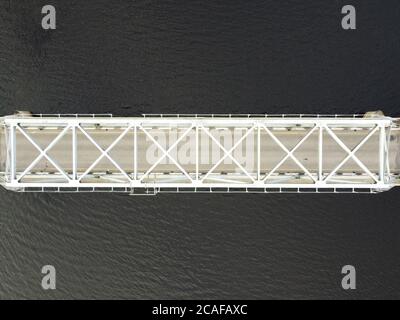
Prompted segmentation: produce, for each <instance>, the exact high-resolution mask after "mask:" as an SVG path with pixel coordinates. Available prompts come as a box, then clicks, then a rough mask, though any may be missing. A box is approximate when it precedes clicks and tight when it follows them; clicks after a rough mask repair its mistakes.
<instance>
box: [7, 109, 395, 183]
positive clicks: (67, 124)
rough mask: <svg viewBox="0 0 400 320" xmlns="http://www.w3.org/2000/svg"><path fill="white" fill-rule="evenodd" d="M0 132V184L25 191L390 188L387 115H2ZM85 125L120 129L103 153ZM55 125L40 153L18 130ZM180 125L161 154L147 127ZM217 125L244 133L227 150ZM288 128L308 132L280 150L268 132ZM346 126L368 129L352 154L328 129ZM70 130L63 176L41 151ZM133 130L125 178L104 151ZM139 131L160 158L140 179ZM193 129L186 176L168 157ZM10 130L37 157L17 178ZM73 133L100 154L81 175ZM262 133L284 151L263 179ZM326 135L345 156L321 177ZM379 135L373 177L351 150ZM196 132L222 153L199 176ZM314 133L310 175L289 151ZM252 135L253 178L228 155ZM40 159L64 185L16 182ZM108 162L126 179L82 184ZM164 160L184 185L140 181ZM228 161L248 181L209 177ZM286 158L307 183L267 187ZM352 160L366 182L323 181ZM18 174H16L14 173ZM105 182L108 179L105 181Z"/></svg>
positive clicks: (119, 167)
mask: <svg viewBox="0 0 400 320" xmlns="http://www.w3.org/2000/svg"><path fill="white" fill-rule="evenodd" d="M3 121H4V124H5V128H6V131H7V142H8V143H7V150H8V152H7V157H8V158H7V170H6V171H7V172H6V182H5V183H3V185H4V186H5V187H6V188H9V189H15V190H18V189H21V188H22V189H23V188H28V187H36V186H39V187H43V188H46V187H56V188H57V187H58V188H60V187H71V188H80V187H89V188H90V187H92V188H98V187H105V188H114V187H125V188H149V187H150V188H165V187H171V188H182V189H185V188H203V187H206V188H214V189H215V188H228V189H229V188H234V187H240V188H252V189H254V188H260V189H266V188H274V189H275V188H281V189H286V188H288V189H298V188H305V189H307V188H318V189H321V188H322V189H323V188H329V189H331V188H360V189H363V188H366V189H374V190H387V189H389V188H391V187H392V185H391V183H390V179H388V177H389V176H390V172H389V163H388V157H387V152H388V139H389V137H388V134H389V132H390V127H391V125H392V119H391V118H388V117H382V118H162V117H159V118H157V117H150V118H116V117H114V118H112V117H100V118H94V117H93V118H84V117H83V118H79V117H76V118H62V117H57V118H51V117H47V118H40V117H39V118H35V117H15V116H8V117H4V118H3ZM85 125H100V126H107V125H109V126H118V127H121V128H124V131H123V132H122V133H121V134H120V135H119V136H118V137H117V138H116V139H115V140H114V141H113V142H112V144H111V145H110V146H109V147H108V148H106V149H103V148H102V147H100V145H99V144H98V142H97V141H95V140H94V139H93V138H92V137H91V136H90V134H89V133H88V132H87V131H86V130H85V129H84V126H85ZM50 126H57V127H60V128H62V131H61V132H60V133H59V134H58V135H57V137H56V138H55V139H54V140H53V141H52V142H51V143H50V144H49V145H48V146H47V147H46V148H44V149H42V148H41V147H40V146H39V145H38V144H37V143H36V142H35V141H34V140H33V139H32V137H30V136H29V134H28V133H27V132H26V130H25V129H24V127H50ZM157 126H159V127H166V126H167V127H168V126H170V127H174V128H175V127H180V128H182V129H186V130H185V131H184V133H183V134H182V135H181V136H180V137H179V138H177V140H176V141H175V142H174V143H173V144H172V145H171V146H170V147H169V148H168V149H167V150H166V149H165V148H164V147H163V146H161V145H160V144H159V143H158V142H157V140H156V139H154V137H153V136H152V135H151V133H150V132H149V130H148V128H149V127H151V128H154V127H157ZM218 126H224V127H238V128H245V129H247V132H246V133H245V134H244V136H242V137H241V138H240V139H239V141H237V142H236V143H235V144H234V145H233V147H231V148H230V149H229V150H227V149H226V148H225V147H224V146H223V145H222V144H221V143H220V142H219V141H218V140H217V139H216V138H215V137H214V136H213V135H212V134H211V133H210V132H209V129H210V128H211V127H213V128H215V127H218ZM293 126H303V127H306V128H308V129H309V131H308V133H307V134H306V135H305V136H304V137H303V138H302V139H301V140H300V141H299V142H298V143H297V144H296V145H295V146H294V147H293V148H292V149H291V150H289V148H288V147H287V146H285V144H284V143H282V142H281V141H280V140H279V139H278V138H277V137H276V135H275V134H274V133H273V132H272V131H273V130H272V129H273V128H275V127H283V128H285V127H293ZM352 127H363V128H370V132H369V133H368V135H367V136H366V137H365V138H364V139H363V140H362V141H361V142H360V143H359V144H358V145H357V146H355V147H354V148H353V149H352V150H351V149H350V148H349V147H348V146H346V144H345V143H344V142H343V141H342V140H341V139H340V138H339V137H338V136H337V135H336V134H335V133H334V131H333V130H332V129H333V128H352ZM68 130H71V131H72V159H71V162H72V168H73V169H72V175H69V174H68V173H66V172H65V171H64V170H63V169H62V168H61V167H60V166H59V165H58V164H57V163H56V161H55V160H54V159H52V158H51V157H50V156H49V155H48V154H47V152H48V151H49V150H50V149H51V148H52V147H53V146H54V145H55V144H56V143H57V142H58V141H59V140H60V139H61V138H62V137H63V136H64V135H65V133H66V132H67V131H68ZM131 130H132V131H133V139H134V144H133V150H132V155H133V156H132V158H133V168H134V169H133V174H129V173H128V172H125V171H124V170H123V169H122V168H121V166H120V165H119V164H118V163H117V162H116V161H115V159H113V158H112V157H111V156H110V154H109V152H110V151H111V149H112V148H113V147H114V146H115V145H117V144H118V143H119V142H120V141H121V139H122V138H123V137H125V135H126V134H127V133H128V132H130V131H131ZM139 130H141V131H142V132H144V133H145V135H146V136H147V137H148V138H149V139H150V140H151V141H152V142H153V143H154V144H155V145H156V146H157V147H158V148H159V149H160V150H161V152H162V156H161V157H160V158H159V159H158V160H157V161H156V162H155V163H154V164H153V165H152V166H151V167H150V169H148V170H147V171H146V172H145V173H144V174H143V175H142V176H141V177H139V173H138V168H137V166H138V157H140V155H138V151H137V135H138V131H139ZM192 130H195V137H196V140H195V141H196V143H195V148H196V163H195V172H194V173H192V174H191V173H190V172H187V171H186V170H185V169H184V168H183V167H182V166H181V165H180V164H179V162H178V161H177V159H175V158H174V157H173V156H172V155H171V150H172V149H173V148H174V147H176V146H177V145H178V143H179V142H180V141H182V140H183V139H184V138H185V137H186V135H187V134H188V133H189V132H190V131H192ZM16 131H19V132H21V133H22V134H23V135H24V136H25V138H26V139H27V140H28V141H29V142H30V143H31V144H32V145H33V146H34V147H35V148H36V149H37V150H38V151H39V153H40V154H39V156H38V157H37V158H36V159H33V161H32V162H31V164H30V165H29V166H28V167H27V168H26V169H25V170H24V171H23V172H22V173H20V174H18V173H17V172H16V160H17V159H16V157H17V156H18V155H17V154H16ZM77 131H80V132H82V133H83V134H84V135H85V136H86V138H87V139H89V140H90V141H91V143H92V144H93V145H94V146H95V147H96V148H97V149H98V150H99V151H100V153H101V155H100V156H99V157H98V158H97V159H96V160H95V161H94V162H93V163H92V164H91V165H90V166H89V167H88V168H87V169H86V170H85V171H84V172H83V173H82V174H81V175H79V173H78V172H77V166H78V164H77V161H78V158H77V145H78V141H77V139H78V137H77ZM263 131H265V132H266V133H267V134H268V136H270V137H271V138H272V139H273V140H274V141H275V143H276V144H277V145H279V146H280V148H281V149H282V150H283V151H284V152H285V156H284V158H282V160H281V161H279V163H278V164H277V165H276V166H275V167H274V168H273V169H272V170H271V171H269V172H268V173H267V174H266V175H265V177H261V159H260V153H261V152H260V148H261V147H260V145H261V132H263ZM324 131H325V132H327V133H328V134H329V135H330V136H331V137H332V138H333V139H334V140H335V141H336V142H337V144H338V145H339V146H340V147H341V148H342V149H343V150H344V151H346V153H347V156H346V157H345V158H344V159H343V160H342V161H341V162H340V163H339V164H338V165H337V166H336V168H334V169H333V170H332V171H330V172H329V173H328V174H327V175H326V176H324V175H323V158H324V153H323V143H324V141H323V132H324ZM378 131H379V150H377V151H376V152H377V153H378V154H379V173H378V174H374V173H372V172H371V170H370V169H369V168H367V167H366V166H365V165H364V164H363V163H362V161H361V160H360V159H359V158H357V156H356V152H357V151H358V150H359V149H360V148H361V147H362V146H363V145H364V144H365V143H366V142H367V141H368V140H369V139H370V137H372V136H373V135H374V134H375V133H376V132H378ZM200 132H204V133H206V134H207V135H208V136H209V138H211V139H212V140H213V141H214V142H215V143H216V144H217V146H218V147H219V148H220V149H221V150H222V151H223V156H222V157H221V158H220V159H219V160H218V161H217V163H216V164H214V165H213V167H212V168H211V169H210V170H209V171H208V172H207V173H206V174H205V175H204V176H203V177H202V178H200V173H199V161H200V159H199V148H200V145H199V143H200V142H199V134H200ZM315 132H317V133H318V146H316V150H315V152H316V153H317V154H318V170H317V173H316V174H312V173H311V172H310V171H309V170H308V169H307V168H306V167H305V166H304V165H303V164H302V163H301V162H300V160H299V159H297V158H296V157H295V155H294V152H295V151H296V150H297V149H298V148H299V147H300V146H301V145H302V144H303V143H304V141H306V140H307V139H308V138H309V137H310V136H311V135H312V134H313V133H315ZM250 133H256V135H257V150H256V151H255V152H256V153H257V154H256V157H255V158H256V159H257V169H256V174H255V175H252V173H250V172H248V171H247V170H246V169H245V168H244V167H243V166H242V165H241V164H240V163H239V161H237V159H235V158H234V156H233V155H232V153H233V151H234V150H235V149H236V148H237V147H238V146H239V145H240V144H241V142H242V141H243V140H244V139H245V138H246V137H247V136H248V135H249V134H250ZM43 157H44V158H46V159H47V160H48V161H49V162H50V163H51V164H52V165H53V166H54V167H55V168H56V169H57V171H58V172H59V173H60V174H61V176H62V177H63V178H65V182H39V183H37V182H22V181H21V179H22V178H23V177H24V176H25V175H27V174H28V173H29V171H30V170H31V169H32V168H33V167H34V166H35V164H37V163H38V162H39V160H40V159H42V158H43ZM104 157H105V158H108V160H110V162H111V163H112V164H113V165H114V166H115V167H116V168H117V169H118V170H119V171H120V172H121V174H122V175H123V177H124V178H125V179H126V182H124V181H121V182H120V181H119V180H117V181H114V182H101V183H88V182H83V181H82V179H83V178H84V177H87V176H88V175H89V174H90V172H91V170H92V169H93V168H94V167H95V166H96V164H97V163H99V162H100V161H101V159H103V158H104ZM166 157H167V158H169V159H170V160H171V161H172V162H173V163H174V164H175V165H176V167H177V168H178V169H179V171H180V172H181V173H182V174H183V175H184V176H185V177H186V179H188V180H189V182H190V183H180V182H174V181H173V180H171V182H168V183H165V182H162V183H158V182H155V183H149V182H146V181H144V179H145V178H146V177H148V175H149V174H151V172H152V170H153V169H154V168H155V167H156V166H157V164H159V163H160V162H161V161H162V160H163V159H164V158H166ZM227 157H229V158H230V159H231V160H232V161H233V162H234V163H235V164H236V165H237V166H238V167H239V168H240V169H241V171H242V173H243V176H246V177H247V179H249V180H250V182H246V183H243V182H241V181H237V180H236V181H235V180H232V177H230V178H229V179H230V180H228V179H218V178H212V177H210V175H211V174H212V173H215V172H214V171H215V169H216V168H217V167H218V165H219V164H220V163H222V161H224V159H225V158H227ZM288 158H290V159H292V160H293V161H294V162H295V163H296V164H297V165H298V166H299V168H301V170H302V172H303V173H304V174H305V176H307V177H309V178H310V179H311V181H312V183H299V184H293V183H270V182H268V179H269V178H270V177H271V176H272V175H273V174H274V172H276V171H277V169H278V168H279V167H280V166H281V165H282V164H283V163H284V162H285V161H286V160H287V159H288ZM349 159H353V160H354V161H355V162H356V163H357V164H358V165H359V166H360V167H361V168H362V170H363V171H364V173H365V174H366V175H368V176H369V177H370V178H371V179H372V180H373V182H371V183H363V182H361V181H360V182H357V180H354V183H351V184H349V183H328V182H329V180H330V179H331V178H332V177H333V176H334V175H335V173H336V172H337V171H338V170H339V169H340V168H341V167H342V166H343V165H344V164H345V163H346V162H347V161H348V160H349ZM17 174H18V175H17ZM206 179H208V180H211V179H212V180H214V181H218V182H215V183H210V182H209V181H208V182H206ZM109 180H110V181H111V180H112V179H109Z"/></svg>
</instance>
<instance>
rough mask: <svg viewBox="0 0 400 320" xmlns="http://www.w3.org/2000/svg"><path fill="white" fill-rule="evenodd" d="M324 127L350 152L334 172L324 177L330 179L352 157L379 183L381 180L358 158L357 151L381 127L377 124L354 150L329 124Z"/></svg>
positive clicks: (326, 179)
mask: <svg viewBox="0 0 400 320" xmlns="http://www.w3.org/2000/svg"><path fill="white" fill-rule="evenodd" d="M324 128H325V130H326V131H327V132H328V133H329V135H330V136H331V137H332V138H333V139H334V140H335V141H336V142H337V144H338V145H339V146H341V147H342V149H343V150H345V151H346V152H347V153H348V155H347V156H346V157H345V158H344V159H343V160H342V162H340V163H339V165H338V166H337V167H336V168H335V169H333V170H332V172H331V173H330V174H329V175H328V176H327V177H326V178H325V179H324V181H325V182H326V181H328V180H329V179H330V178H331V177H332V176H333V175H334V174H335V173H336V172H337V171H338V170H339V169H340V168H341V167H342V166H343V165H344V164H345V163H346V162H347V161H348V160H349V159H350V158H352V159H353V160H354V161H355V162H356V163H357V164H358V165H359V166H360V167H361V169H363V170H364V172H365V173H367V174H368V175H369V176H370V177H371V178H372V179H373V180H374V181H375V182H376V183H378V182H379V180H378V179H377V178H376V177H375V175H374V174H373V173H372V172H371V171H370V170H369V169H368V168H367V167H366V166H365V165H364V163H362V162H361V160H360V159H358V158H357V156H356V155H355V153H356V152H357V151H358V150H359V149H360V148H361V147H362V146H363V145H364V144H365V143H366V142H367V141H368V140H369V138H371V137H372V135H373V134H374V133H375V132H376V131H377V130H378V129H379V127H378V126H375V128H374V129H373V130H372V131H371V132H370V133H369V134H368V135H367V136H366V137H365V138H364V139H363V140H362V141H361V142H360V143H359V144H358V145H357V146H356V147H355V148H354V149H353V150H350V149H349V148H348V147H347V146H346V145H345V144H344V142H343V141H342V140H340V139H339V137H338V136H337V135H336V134H335V133H334V132H333V131H332V130H331V129H330V128H329V127H328V126H327V125H324Z"/></svg>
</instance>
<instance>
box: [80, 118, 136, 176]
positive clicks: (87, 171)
mask: <svg viewBox="0 0 400 320" xmlns="http://www.w3.org/2000/svg"><path fill="white" fill-rule="evenodd" d="M77 128H79V130H80V131H81V132H82V133H83V134H84V135H85V136H86V138H88V139H89V140H90V142H92V143H93V145H94V146H95V147H96V148H97V149H98V150H99V151H100V152H101V155H100V156H99V157H98V158H97V159H96V160H95V161H94V162H93V163H92V164H91V165H90V166H89V168H88V169H87V170H86V171H85V172H84V173H83V174H82V175H81V176H80V177H79V178H78V181H81V180H82V178H83V177H84V176H86V175H87V174H88V173H89V172H90V171H91V170H92V169H93V168H94V167H95V166H96V165H97V164H98V163H99V162H100V160H101V159H103V157H106V158H107V159H108V160H110V161H111V163H112V164H113V165H114V166H115V167H116V168H117V169H118V170H119V171H120V172H121V173H122V174H123V175H124V176H125V177H126V178H127V179H128V181H131V180H132V179H131V177H130V176H129V175H128V174H127V173H126V172H125V170H123V169H122V168H121V167H120V165H119V164H118V163H117V162H116V161H115V160H114V159H113V158H112V157H111V156H110V155H109V154H108V152H110V151H111V149H112V148H114V147H115V145H116V144H117V143H118V142H119V141H120V140H121V139H122V138H123V137H124V136H125V135H126V134H127V133H128V132H129V130H130V129H131V128H132V126H131V125H128V127H127V128H126V129H125V130H124V131H123V132H122V133H121V134H120V135H119V136H118V137H117V139H115V140H114V141H113V143H111V144H110V146H109V147H108V148H107V149H105V150H104V149H103V148H102V147H100V146H99V144H98V143H97V142H96V141H95V140H94V139H93V138H92V137H91V136H90V135H89V134H88V133H87V132H86V130H84V129H83V128H82V127H81V126H80V125H79V124H78V125H77Z"/></svg>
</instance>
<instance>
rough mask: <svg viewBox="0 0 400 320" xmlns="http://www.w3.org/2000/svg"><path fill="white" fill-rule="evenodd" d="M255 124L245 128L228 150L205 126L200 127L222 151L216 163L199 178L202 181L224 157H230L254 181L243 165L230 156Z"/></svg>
mask: <svg viewBox="0 0 400 320" xmlns="http://www.w3.org/2000/svg"><path fill="white" fill-rule="evenodd" d="M255 127H256V126H252V127H251V128H250V129H248V130H247V132H246V133H245V134H244V135H243V137H241V138H240V139H239V140H238V141H237V142H236V143H235V145H234V146H233V147H232V148H230V149H229V150H226V149H225V147H224V146H222V144H221V143H220V142H219V141H218V140H217V139H216V138H215V137H214V136H213V135H212V134H211V133H209V132H208V131H207V129H206V128H204V127H203V126H202V127H201V129H202V130H203V131H204V132H205V133H206V134H207V135H208V136H209V137H210V138H211V139H212V140H213V141H214V142H215V143H216V144H217V146H218V147H219V148H221V150H222V151H223V152H224V155H223V156H222V158H221V159H219V160H218V161H217V163H216V164H215V165H214V166H213V167H212V168H211V169H210V170H209V171H208V172H207V173H206V175H205V176H204V177H203V179H201V180H202V181H204V180H205V179H207V177H208V176H209V175H210V173H212V172H213V171H214V170H215V169H216V168H217V167H218V166H219V165H220V164H221V163H222V161H224V159H225V158H226V157H230V158H231V159H232V161H233V162H235V164H236V165H237V166H238V167H239V168H240V169H241V170H242V171H243V173H244V174H246V175H247V176H248V177H249V178H250V179H251V180H252V181H253V182H255V179H254V178H253V177H252V176H251V175H250V174H249V173H248V172H247V170H246V169H245V168H243V166H242V165H241V164H240V163H239V162H238V161H237V160H236V159H235V158H234V157H233V156H232V152H233V150H235V149H236V148H237V147H238V146H239V144H241V143H242V141H243V140H244V139H246V138H247V136H248V135H249V134H250V133H251V132H252V131H253V130H254V128H255Z"/></svg>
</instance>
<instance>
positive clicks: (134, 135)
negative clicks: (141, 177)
mask: <svg viewBox="0 0 400 320" xmlns="http://www.w3.org/2000/svg"><path fill="white" fill-rule="evenodd" d="M133 180H137V126H135V127H134V128H133Z"/></svg>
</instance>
